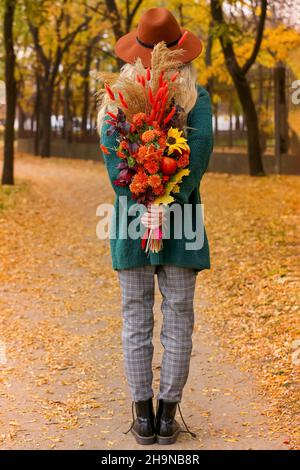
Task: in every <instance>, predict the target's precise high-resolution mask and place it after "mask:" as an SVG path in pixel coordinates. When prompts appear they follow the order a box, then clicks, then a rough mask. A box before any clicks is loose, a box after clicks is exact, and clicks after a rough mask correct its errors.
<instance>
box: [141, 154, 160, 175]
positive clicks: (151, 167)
mask: <svg viewBox="0 0 300 470" xmlns="http://www.w3.org/2000/svg"><path fill="white" fill-rule="evenodd" d="M144 167H145V169H146V170H147V171H148V173H150V174H151V175H153V174H154V173H157V172H158V169H159V164H158V162H157V161H156V160H154V159H152V158H150V159H149V160H147V161H146V162H145V163H144Z"/></svg>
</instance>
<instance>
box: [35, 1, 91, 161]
mask: <svg viewBox="0 0 300 470" xmlns="http://www.w3.org/2000/svg"><path fill="white" fill-rule="evenodd" d="M85 6H86V2H85V1H80V2H78V3H77V5H76V9H77V14H76V15H74V14H73V11H72V10H73V9H74V2H72V1H70V0H60V1H58V2H55V3H53V4H52V3H49V2H48V1H46V0H41V1H40V2H39V5H38V6H37V5H36V2H31V1H30V0H26V14H27V22H28V26H29V30H30V33H31V35H32V39H33V45H34V49H35V53H36V56H37V58H38V61H39V73H38V80H39V83H38V89H39V107H38V112H39V118H38V120H39V128H40V135H39V137H40V152H39V153H40V155H41V156H43V157H49V156H50V155H51V147H50V143H51V114H52V102H53V94H54V89H55V81H56V78H57V75H58V72H59V68H60V65H61V63H62V59H63V57H64V55H65V54H66V52H67V51H68V50H69V48H70V46H71V44H72V43H73V42H74V40H75V38H76V37H77V36H78V34H80V32H81V31H83V30H85V29H87V27H88V24H89V22H90V18H91V17H90V15H87V14H85ZM80 13H82V15H81V14H80Z"/></svg>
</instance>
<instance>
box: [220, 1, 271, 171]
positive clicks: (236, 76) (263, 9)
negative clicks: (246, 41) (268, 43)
mask: <svg viewBox="0 0 300 470" xmlns="http://www.w3.org/2000/svg"><path fill="white" fill-rule="evenodd" d="M223 3H224V2H223V1H222V0H211V14H212V17H213V20H214V22H215V25H216V26H217V27H218V28H217V34H218V37H219V39H220V42H221V46H222V51H223V54H224V57H225V63H226V67H227V69H228V71H229V73H230V75H231V77H232V81H233V83H234V85H235V88H236V91H237V94H238V96H239V100H240V102H241V106H242V108H243V112H244V115H245V119H246V124H247V139H248V158H249V169H250V174H251V175H258V174H263V173H264V170H263V163H262V151H261V146H260V133H259V123H258V116H257V111H256V107H255V102H254V99H253V96H252V92H251V86H250V82H249V80H248V78H247V74H248V72H249V70H250V69H251V67H252V66H253V64H254V63H255V61H256V58H257V55H258V53H259V49H260V46H261V42H262V39H263V32H264V27H265V20H266V13H267V0H261V4H260V16H259V20H258V23H257V24H255V28H256V37H255V41H254V44H253V48H252V51H251V53H250V55H249V57H248V58H247V59H246V60H245V61H244V62H243V64H241V63H240V61H239V60H238V58H237V56H236V53H235V49H234V41H233V38H232V35H231V31H232V29H231V28H230V27H229V24H228V22H227V21H226V18H225V15H224V12H223V8H222V4H223Z"/></svg>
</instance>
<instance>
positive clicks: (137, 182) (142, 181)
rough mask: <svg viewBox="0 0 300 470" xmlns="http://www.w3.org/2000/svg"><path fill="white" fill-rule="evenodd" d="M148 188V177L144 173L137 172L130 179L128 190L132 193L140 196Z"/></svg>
mask: <svg viewBox="0 0 300 470" xmlns="http://www.w3.org/2000/svg"><path fill="white" fill-rule="evenodd" d="M147 186H148V176H147V175H146V173H145V172H144V171H139V172H138V173H136V174H135V175H134V177H133V178H132V182H131V184H130V185H129V189H130V191H131V192H132V193H135V194H140V193H142V192H144V191H145V190H146V188H147Z"/></svg>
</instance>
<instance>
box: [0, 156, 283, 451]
mask: <svg viewBox="0 0 300 470" xmlns="http://www.w3.org/2000/svg"><path fill="white" fill-rule="evenodd" d="M16 175H17V178H18V181H22V182H25V187H24V188H23V189H21V190H20V193H19V194H18V198H17V204H16V205H15V207H13V208H10V209H9V210H8V211H6V212H4V213H3V214H2V215H1V213H0V219H1V220H0V221H1V226H0V227H1V240H2V242H1V253H0V254H1V273H0V281H1V286H0V289H1V290H0V309H1V337H0V339H1V341H2V344H3V343H5V345H6V357H7V362H6V364H2V365H1V366H0V367H1V368H2V373H1V379H0V391H1V392H0V399H1V410H0V448H1V449H49V448H50V449H136V448H140V446H138V445H137V444H136V443H135V441H134V440H133V437H132V436H131V434H128V435H124V434H123V433H122V431H125V430H126V429H128V427H129V425H130V422H131V402H130V397H129V391H128V388H127V385H126V382H125V378H124V373H123V357H122V345H121V338H120V330H121V312H120V291H119V286H118V282H117V276H116V274H115V273H114V272H113V271H112V269H111V264H110V256H109V246H108V241H99V240H97V238H96V234H95V228H96V223H97V217H96V207H97V206H98V204H100V203H101V202H108V201H112V200H113V192H112V189H111V187H110V185H109V183H108V179H107V177H106V174H105V170H104V168H103V166H102V165H101V164H99V163H98V164H95V163H92V162H83V161H75V160H62V159H49V160H45V159H44V160H42V159H38V158H33V157H29V156H23V157H19V158H18V159H17V162H16ZM211 177H212V176H210V175H207V176H206V178H207V180H208V181H209V178H211ZM206 184H207V183H206V180H205V181H204V182H203V189H202V191H203V193H204V194H205V191H206ZM218 197H219V196H218V195H217V194H216V195H215V198H216V200H217V198H218ZM209 275H210V272H209V271H205V272H203V273H200V275H199V276H198V280H197V290H196V299H195V308H196V326H195V331H194V348H193V355H192V360H191V370H190V377H189V380H188V383H187V386H186V388H185V392H184V399H183V402H182V412H183V416H184V418H185V420H186V422H187V423H188V425H189V427H190V428H191V429H192V430H193V431H194V432H196V433H197V438H196V439H193V438H191V437H190V436H189V435H187V434H182V435H181V436H180V438H179V440H178V442H177V444H176V445H174V446H173V447H172V448H173V449H189V450H190V449H282V448H286V445H284V439H285V435H284V433H282V434H281V433H280V432H277V433H274V432H273V431H272V429H273V428H272V423H271V418H268V417H267V415H268V407H269V403H268V399H267V397H262V396H260V395H259V394H258V389H257V386H256V383H255V381H254V379H253V377H252V376H251V375H250V374H249V373H248V372H245V371H242V370H241V368H240V367H239V365H238V364H235V363H233V362H232V360H229V359H228V357H227V353H226V352H225V351H224V350H223V349H222V346H221V339H222V338H221V337H218V336H216V335H215V333H213V331H212V328H211V326H210V322H209V319H208V318H206V316H205V314H204V312H205V311H206V310H207V309H209V307H210V303H211V302H212V299H211V297H210V296H207V295H206V284H207V280H208V276H209ZM216 288H217V286H216ZM159 302H160V296H159V294H157V299H156V304H155V335H154V344H155V356H154V364H153V366H154V374H155V383H154V386H155V391H156V392H157V387H158V380H159V363H160V356H161V352H162V350H161V346H160V343H159V328H160V325H161V314H160V311H159ZM223 339H224V338H223ZM179 421H180V418H179ZM150 448H153V449H157V446H156V445H154V446H150V447H149V449H150ZM159 448H160V449H161V448H162V447H159Z"/></svg>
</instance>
